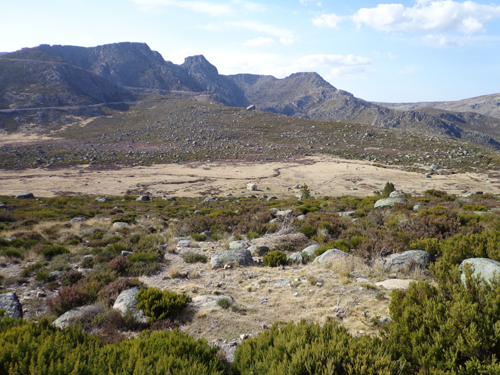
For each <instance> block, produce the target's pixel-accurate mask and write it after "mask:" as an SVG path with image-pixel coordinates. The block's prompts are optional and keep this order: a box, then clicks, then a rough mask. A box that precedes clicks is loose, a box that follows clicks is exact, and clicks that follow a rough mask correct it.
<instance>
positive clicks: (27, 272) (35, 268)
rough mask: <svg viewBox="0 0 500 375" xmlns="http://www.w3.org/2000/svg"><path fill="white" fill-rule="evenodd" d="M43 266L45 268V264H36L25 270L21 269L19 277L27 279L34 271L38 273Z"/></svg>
mask: <svg viewBox="0 0 500 375" xmlns="http://www.w3.org/2000/svg"><path fill="white" fill-rule="evenodd" d="M45 266H46V263H45V262H36V263H33V264H30V265H29V266H27V267H26V268H25V269H23V270H22V271H21V276H22V277H29V276H31V275H32V274H33V273H35V272H36V271H38V270H39V269H41V268H43V267H45Z"/></svg>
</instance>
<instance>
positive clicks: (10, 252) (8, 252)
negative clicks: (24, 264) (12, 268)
mask: <svg viewBox="0 0 500 375" xmlns="http://www.w3.org/2000/svg"><path fill="white" fill-rule="evenodd" d="M2 255H3V256H4V257H8V258H22V257H23V254H22V253H21V252H20V251H19V250H16V249H5V250H2Z"/></svg>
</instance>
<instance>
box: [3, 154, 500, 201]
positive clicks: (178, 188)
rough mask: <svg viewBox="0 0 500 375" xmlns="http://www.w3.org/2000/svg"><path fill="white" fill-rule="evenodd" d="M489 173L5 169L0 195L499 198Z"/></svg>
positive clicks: (324, 166) (334, 165)
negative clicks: (385, 192)
mask: <svg viewBox="0 0 500 375" xmlns="http://www.w3.org/2000/svg"><path fill="white" fill-rule="evenodd" d="M487 179H488V174H486V173H465V174H453V175H446V176H439V175H433V176H432V177H431V178H426V177H425V176H423V175H422V174H420V173H412V172H404V171H401V170H399V169H389V168H380V167H375V166H372V165H371V163H369V162H364V161H356V160H345V159H338V158H331V157H326V156H314V157H306V158H302V159H297V160H290V161H287V162H253V163H250V162H242V161H221V162H211V163H204V162H203V163H200V162H193V163H184V164H162V165H154V166H151V167H132V168H123V169H117V170H106V171H97V170H95V169H93V168H92V169H91V168H89V167H88V165H83V166H75V167H70V168H64V169H58V170H46V169H29V170H23V171H4V170H0V195H15V194H18V193H20V192H32V193H33V194H35V195H36V196H43V197H51V196H55V195H59V194H77V195H123V194H126V193H127V191H133V192H134V193H138V192H141V193H150V194H153V195H155V196H161V195H177V196H192V197H193V196H202V195H206V194H210V195H223V194H224V193H227V192H230V193H232V194H233V195H234V196H241V195H247V194H249V193H250V192H249V191H246V190H245V188H246V185H247V183H249V182H253V183H256V184H257V186H258V191H257V192H253V194H255V195H256V196H262V195H264V194H265V195H268V196H271V195H275V196H277V197H284V196H293V195H296V194H298V192H299V191H298V190H297V189H289V188H291V187H293V186H294V185H295V184H304V183H306V184H307V185H308V186H309V187H310V190H311V192H312V193H313V194H316V195H319V196H322V195H330V196H339V195H352V196H360V197H363V196H367V195H371V194H372V192H373V191H374V190H379V189H382V188H383V187H384V185H385V183H386V182H387V181H390V182H393V183H394V184H395V185H396V188H398V189H402V190H403V191H405V192H408V193H412V194H421V193H423V192H424V191H425V190H427V189H439V190H445V191H447V192H448V193H454V194H459V193H461V192H463V191H464V190H467V191H471V192H476V191H483V192H485V193H487V192H488V193H494V194H500V177H495V175H493V174H490V177H489V180H490V181H491V183H488V182H486V180H487Z"/></svg>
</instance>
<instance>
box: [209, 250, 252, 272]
mask: <svg viewBox="0 0 500 375" xmlns="http://www.w3.org/2000/svg"><path fill="white" fill-rule="evenodd" d="M254 263H255V262H254V260H253V258H252V254H251V253H250V251H248V250H246V249H238V250H223V251H221V252H219V253H217V254H214V255H212V258H211V259H210V266H211V267H212V269H213V270H215V269H217V268H221V267H224V265H226V264H228V265H231V266H240V267H244V266H252V265H253V264H254Z"/></svg>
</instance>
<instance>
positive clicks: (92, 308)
mask: <svg viewBox="0 0 500 375" xmlns="http://www.w3.org/2000/svg"><path fill="white" fill-rule="evenodd" d="M102 312H104V306H101V305H88V306H81V307H75V308H73V309H71V310H69V311H66V312H65V313H64V314H62V315H61V316H60V317H58V318H57V319H56V320H54V323H52V324H54V325H55V326H56V327H58V328H63V329H64V328H66V327H68V326H69V325H70V324H71V321H72V320H77V319H78V318H82V317H86V318H87V317H88V318H90V317H92V316H95V315H97V314H100V313H102Z"/></svg>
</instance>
